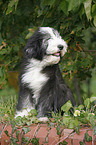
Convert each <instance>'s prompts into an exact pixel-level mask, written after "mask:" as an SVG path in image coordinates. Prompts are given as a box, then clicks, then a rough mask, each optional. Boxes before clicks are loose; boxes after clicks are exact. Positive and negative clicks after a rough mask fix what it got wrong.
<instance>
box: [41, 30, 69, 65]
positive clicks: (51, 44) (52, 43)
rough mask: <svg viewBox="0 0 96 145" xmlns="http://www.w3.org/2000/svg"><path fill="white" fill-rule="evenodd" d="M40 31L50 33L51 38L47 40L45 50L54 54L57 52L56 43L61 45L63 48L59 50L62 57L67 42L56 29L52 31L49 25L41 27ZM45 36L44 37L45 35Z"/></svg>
mask: <svg viewBox="0 0 96 145" xmlns="http://www.w3.org/2000/svg"><path fill="white" fill-rule="evenodd" d="M40 32H42V33H45V34H46V33H48V34H50V36H51V38H50V39H49V40H48V47H47V50H46V53H47V54H54V53H57V52H59V51H60V50H59V48H58V45H63V46H64V48H63V50H62V51H61V56H62V57H63V56H64V54H65V52H66V51H67V44H66V42H65V41H64V40H63V39H62V38H61V36H60V34H59V33H58V31H57V30H55V31H53V29H52V28H49V27H41V28H40ZM45 38H46V37H45ZM57 63H58V62H57Z"/></svg>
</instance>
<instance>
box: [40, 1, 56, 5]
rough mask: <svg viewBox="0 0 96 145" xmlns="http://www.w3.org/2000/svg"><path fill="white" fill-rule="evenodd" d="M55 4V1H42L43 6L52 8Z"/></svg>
mask: <svg viewBox="0 0 96 145" xmlns="http://www.w3.org/2000/svg"><path fill="white" fill-rule="evenodd" d="M54 3H55V0H47V1H46V0H42V4H43V5H49V6H50V7H52V6H53V4H54Z"/></svg>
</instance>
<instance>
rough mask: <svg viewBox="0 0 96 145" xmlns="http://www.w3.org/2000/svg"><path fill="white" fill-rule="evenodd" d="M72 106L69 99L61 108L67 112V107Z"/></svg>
mask: <svg viewBox="0 0 96 145" xmlns="http://www.w3.org/2000/svg"><path fill="white" fill-rule="evenodd" d="M71 107H73V106H72V103H71V101H70V100H69V101H68V102H67V103H65V104H64V105H63V106H62V107H61V110H62V111H64V112H68V111H69V109H70V108H71Z"/></svg>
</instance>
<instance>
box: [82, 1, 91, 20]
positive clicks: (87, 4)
mask: <svg viewBox="0 0 96 145" xmlns="http://www.w3.org/2000/svg"><path fill="white" fill-rule="evenodd" d="M91 3H92V0H86V1H85V2H84V8H85V13H86V16H87V19H88V20H91V18H92V17H91Z"/></svg>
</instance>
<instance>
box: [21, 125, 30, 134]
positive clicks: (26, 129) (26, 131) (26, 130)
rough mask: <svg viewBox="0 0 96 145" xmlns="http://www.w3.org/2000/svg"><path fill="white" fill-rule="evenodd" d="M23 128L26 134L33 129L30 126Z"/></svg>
mask: <svg viewBox="0 0 96 145" xmlns="http://www.w3.org/2000/svg"><path fill="white" fill-rule="evenodd" d="M22 130H23V131H24V134H26V133H28V132H29V131H31V129H30V128H29V127H23V128H22Z"/></svg>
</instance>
